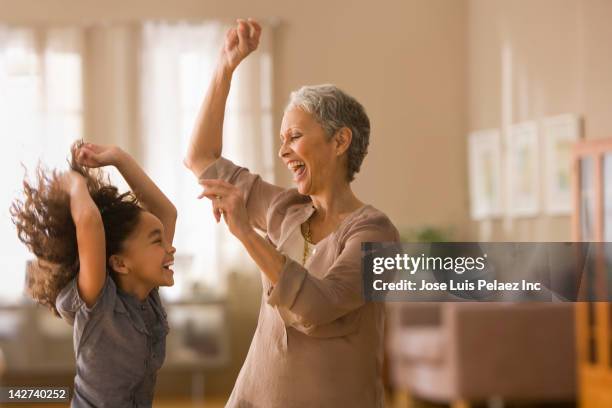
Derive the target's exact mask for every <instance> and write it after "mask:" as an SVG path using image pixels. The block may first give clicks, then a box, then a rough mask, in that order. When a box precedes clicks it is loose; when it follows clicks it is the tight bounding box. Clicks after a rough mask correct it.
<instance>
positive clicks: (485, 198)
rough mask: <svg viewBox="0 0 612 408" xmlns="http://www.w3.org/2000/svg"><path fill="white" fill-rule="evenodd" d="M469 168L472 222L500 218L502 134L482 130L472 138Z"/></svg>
mask: <svg viewBox="0 0 612 408" xmlns="http://www.w3.org/2000/svg"><path fill="white" fill-rule="evenodd" d="M468 165H469V169H468V170H469V184H470V186H469V187H470V214H471V217H472V219H474V220H482V219H486V218H492V217H496V216H500V215H501V212H502V205H501V204H502V203H501V135H500V132H499V130H481V131H477V132H473V133H471V134H470V135H469V138H468Z"/></svg>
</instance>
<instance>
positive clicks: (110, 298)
mask: <svg viewBox="0 0 612 408" xmlns="http://www.w3.org/2000/svg"><path fill="white" fill-rule="evenodd" d="M77 279H78V274H77V276H75V277H74V278H73V279H72V280H71V281H70V282H69V283H68V284H67V285H66V286H65V287H64V288H63V289H62V290H61V291H60V293H59V294H58V296H57V299H56V301H55V307H56V308H57V311H58V313H59V314H60V316H61V317H62V319H64V320H65V321H67V322H68V323H69V324H70V325H74V319H75V317H76V315H77V314H78V313H81V314H82V315H83V317H85V319H89V318H91V316H92V315H94V314H98V313H103V312H104V311H105V310H112V309H113V305H114V303H115V301H116V298H117V287H116V285H115V282H114V281H113V279H112V278H111V277H110V276H109V275H108V274H107V275H106V281H105V282H104V286H103V288H102V290H101V291H100V294H99V295H98V299H97V300H96V302H95V303H94V304H93V305H92V306H91V307H88V306H87V304H86V303H85V301H84V300H83V299H82V298H81V295H80V294H79V289H78V285H77Z"/></svg>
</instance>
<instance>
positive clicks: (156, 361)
mask: <svg viewBox="0 0 612 408" xmlns="http://www.w3.org/2000/svg"><path fill="white" fill-rule="evenodd" d="M77 277H78V276H77ZM77 277H75V278H74V279H73V280H72V281H70V283H69V284H68V285H66V287H64V288H63V289H62V291H61V292H60V293H59V295H58V297H57V300H56V307H57V310H58V312H59V313H60V315H61V316H62V318H63V319H64V320H66V321H67V322H68V323H70V324H71V325H72V326H73V343H74V351H75V357H76V376H75V380H74V393H73V398H72V403H71V407H73V408H82V407H87V408H89V407H112V408H118V407H150V406H152V404H153V394H154V388H155V381H156V378H157V371H158V370H159V368H160V367H161V366H162V364H163V362H164V358H165V355H166V335H167V334H168V331H169V328H168V320H167V315H166V312H165V310H164V308H163V305H162V303H161V299H160V298H159V293H158V290H157V289H154V290H152V291H151V293H150V294H149V296H148V297H147V298H146V299H145V300H144V301H142V302H141V301H139V300H138V299H137V298H135V297H134V296H132V295H129V294H127V293H125V292H123V291H122V290H121V289H119V288H118V287H117V285H116V284H115V282H114V280H113V279H112V278H111V277H110V275H107V277H106V282H105V284H104V288H103V289H102V292H101V293H100V296H99V297H98V300H97V301H96V303H95V304H94V305H93V306H92V307H87V305H86V304H85V302H84V301H83V300H82V299H81V297H80V295H79V291H78V289H77Z"/></svg>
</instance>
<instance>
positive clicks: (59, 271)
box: [10, 140, 142, 316]
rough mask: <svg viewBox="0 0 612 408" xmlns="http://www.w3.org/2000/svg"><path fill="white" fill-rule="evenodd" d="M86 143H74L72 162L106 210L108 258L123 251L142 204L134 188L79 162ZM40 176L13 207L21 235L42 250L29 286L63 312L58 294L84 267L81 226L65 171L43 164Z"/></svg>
mask: <svg viewBox="0 0 612 408" xmlns="http://www.w3.org/2000/svg"><path fill="white" fill-rule="evenodd" d="M82 144H83V142H82V141H81V140H79V141H77V142H75V143H74V144H73V145H72V147H71V159H70V161H69V163H70V168H71V169H72V170H74V171H76V172H78V173H80V174H81V175H83V177H85V180H86V181H87V189H88V190H89V194H90V196H91V198H92V199H93V201H94V203H95V204H96V206H97V207H98V209H99V210H100V214H101V216H102V222H103V224H104V235H105V239H106V259H107V261H108V258H110V256H111V255H113V254H117V253H119V252H120V251H121V249H122V244H123V242H124V241H125V239H126V238H128V236H129V235H130V234H131V233H132V231H133V230H134V229H135V227H136V225H137V224H138V220H139V215H140V213H141V211H142V208H141V207H140V205H139V203H138V200H137V199H136V197H135V196H134V195H133V194H132V193H131V192H126V193H119V191H118V189H117V187H115V186H113V185H112V184H111V183H110V180H109V178H108V177H107V176H106V175H105V174H104V173H103V172H101V171H99V170H97V169H96V170H93V169H89V168H86V167H84V166H82V165H80V164H78V163H77V161H76V152H77V150H78V148H79V147H80V146H81V145H82ZM37 176H38V177H37V178H38V180H37V183H32V184H30V183H29V182H28V181H27V180H26V179H24V181H23V198H22V199H16V200H15V201H14V202H13V203H12V205H11V208H10V213H11V218H12V221H13V224H15V227H16V228H17V237H18V238H19V240H20V241H21V242H23V243H24V244H25V245H26V246H27V247H28V249H29V250H30V252H32V253H33V254H34V255H35V256H36V260H35V261H33V262H31V263H29V265H28V267H27V274H26V292H27V294H28V295H29V296H30V297H32V299H34V300H35V301H36V302H37V303H39V304H41V305H44V306H47V307H48V308H50V309H51V310H52V311H53V312H54V314H55V315H56V316H59V313H58V311H57V308H56V306H55V301H56V299H57V296H58V294H59V292H60V291H61V290H62V289H63V288H64V286H66V285H67V284H68V283H69V282H70V281H71V280H72V279H73V278H74V277H75V276H76V274H77V272H78V270H79V253H78V248H77V236H76V226H75V224H74V222H73V220H72V216H71V213H70V197H69V195H68V193H66V192H65V191H64V190H63V189H62V188H61V183H60V177H61V173H60V172H58V171H57V170H53V171H50V172H48V171H45V170H44V169H43V168H42V167H41V166H40V165H39V166H38V169H37ZM107 267H108V268H109V269H110V266H107Z"/></svg>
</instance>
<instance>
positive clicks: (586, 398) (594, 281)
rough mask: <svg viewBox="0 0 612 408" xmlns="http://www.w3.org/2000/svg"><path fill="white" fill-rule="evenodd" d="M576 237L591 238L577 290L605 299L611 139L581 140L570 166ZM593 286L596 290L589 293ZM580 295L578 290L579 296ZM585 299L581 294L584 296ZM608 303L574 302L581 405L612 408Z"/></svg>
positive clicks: (609, 279)
mask: <svg viewBox="0 0 612 408" xmlns="http://www.w3.org/2000/svg"><path fill="white" fill-rule="evenodd" d="M572 178H573V180H572V184H573V197H574V211H573V217H572V233H573V238H574V240H575V241H584V242H587V241H593V242H596V244H595V245H596V257H595V262H593V263H591V264H589V265H587V270H586V272H587V273H586V274H585V277H584V279H583V280H582V282H581V287H580V291H581V292H582V294H583V295H588V294H589V293H585V291H591V292H590V298H593V294H595V296H596V299H598V300H607V299H610V292H609V291H610V290H612V253H611V251H610V250H609V249H608V247H610V248H612V244H604V242H612V139H603V140H592V141H586V142H580V143H578V144H577V145H576V146H575V147H574V152H573V171H572ZM593 291H595V292H593ZM579 296H580V295H579ZM583 298H586V297H583ZM611 316H612V313H611V308H610V302H578V303H576V341H577V358H578V365H577V367H578V389H579V402H580V407H581V408H609V407H612V361H611V359H610V354H611V351H612V342H611V339H612V337H611V334H610V326H611V321H610V319H611Z"/></svg>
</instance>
